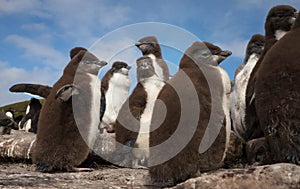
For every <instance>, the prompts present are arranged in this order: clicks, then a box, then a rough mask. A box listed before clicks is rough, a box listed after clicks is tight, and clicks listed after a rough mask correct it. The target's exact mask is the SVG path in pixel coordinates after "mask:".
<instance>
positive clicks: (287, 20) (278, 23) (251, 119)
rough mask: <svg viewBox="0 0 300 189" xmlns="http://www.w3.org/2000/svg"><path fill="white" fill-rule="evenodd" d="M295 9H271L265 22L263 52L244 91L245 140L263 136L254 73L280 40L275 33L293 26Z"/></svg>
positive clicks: (285, 6)
mask: <svg viewBox="0 0 300 189" xmlns="http://www.w3.org/2000/svg"><path fill="white" fill-rule="evenodd" d="M296 11H297V10H296V9H295V8H293V7H291V6H288V5H279V6H275V7H273V8H272V9H271V10H270V11H269V13H268V15H267V18H266V21H265V39H266V43H265V46H264V51H263V52H262V55H261V56H260V58H259V60H258V61H257V63H256V65H255V67H254V69H253V71H252V73H251V75H250V79H249V82H248V86H247V90H246V116H245V125H246V128H248V129H249V130H248V131H247V134H246V135H247V140H248V139H253V138H259V137H262V136H263V131H261V130H260V126H259V121H258V118H257V113H256V108H255V95H256V94H255V93H254V86H255V82H256V72H257V71H258V70H259V67H260V65H261V63H262V61H263V59H264V57H265V55H266V53H267V52H268V51H269V50H270V49H271V48H272V46H273V45H274V44H275V43H276V42H277V41H278V40H279V39H280V38H279V37H278V36H279V35H278V34H277V37H276V31H277V32H278V31H282V32H281V34H284V33H285V32H288V31H289V30H290V29H291V27H292V24H293V19H295V13H296ZM281 36H283V35H281Z"/></svg>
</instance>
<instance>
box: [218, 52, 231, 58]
mask: <svg viewBox="0 0 300 189" xmlns="http://www.w3.org/2000/svg"><path fill="white" fill-rule="evenodd" d="M219 55H220V56H223V57H228V56H230V55H232V52H231V51H221V52H220V54H219Z"/></svg>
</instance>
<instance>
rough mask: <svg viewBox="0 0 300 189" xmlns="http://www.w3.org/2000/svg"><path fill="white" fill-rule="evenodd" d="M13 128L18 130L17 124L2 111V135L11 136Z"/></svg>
mask: <svg viewBox="0 0 300 189" xmlns="http://www.w3.org/2000/svg"><path fill="white" fill-rule="evenodd" d="M12 128H18V125H17V123H16V122H15V121H14V120H13V119H12V118H10V117H8V116H7V115H6V114H5V112H3V111H0V135H4V134H10V131H11V129H12Z"/></svg>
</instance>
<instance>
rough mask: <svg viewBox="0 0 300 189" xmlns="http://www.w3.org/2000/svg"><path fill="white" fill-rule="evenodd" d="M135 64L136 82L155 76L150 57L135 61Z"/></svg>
mask: <svg viewBox="0 0 300 189" xmlns="http://www.w3.org/2000/svg"><path fill="white" fill-rule="evenodd" d="M136 64H137V78H138V81H141V80H143V79H146V78H149V77H152V76H154V75H155V69H154V66H153V62H152V59H151V58H150V57H148V56H143V57H141V58H139V59H137V60H136Z"/></svg>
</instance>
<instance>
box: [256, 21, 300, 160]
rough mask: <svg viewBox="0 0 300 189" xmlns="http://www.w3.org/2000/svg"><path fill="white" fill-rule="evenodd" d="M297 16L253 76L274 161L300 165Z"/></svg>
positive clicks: (299, 31) (299, 33) (260, 116)
mask: <svg viewBox="0 0 300 189" xmlns="http://www.w3.org/2000/svg"><path fill="white" fill-rule="evenodd" d="M299 44H300V17H299V16H298V18H297V20H296V22H295V25H294V27H293V29H292V30H291V31H290V32H288V33H287V34H286V35H285V36H284V37H283V38H282V39H280V40H279V41H278V42H277V43H276V44H275V45H273V47H272V48H271V49H270V50H269V51H268V52H267V53H266V55H265V57H264V59H263V61H262V62H261V65H260V67H259V70H258V72H257V75H256V83H255V94H256V95H255V98H256V100H255V107H256V111H257V115H258V119H259V123H260V127H261V129H262V130H263V132H264V136H265V137H266V140H267V142H268V144H269V146H270V150H271V153H272V157H273V162H290V163H296V164H300V140H299V139H300V117H299V115H300V78H299V75H300V64H299V62H300V45H299Z"/></svg>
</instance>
